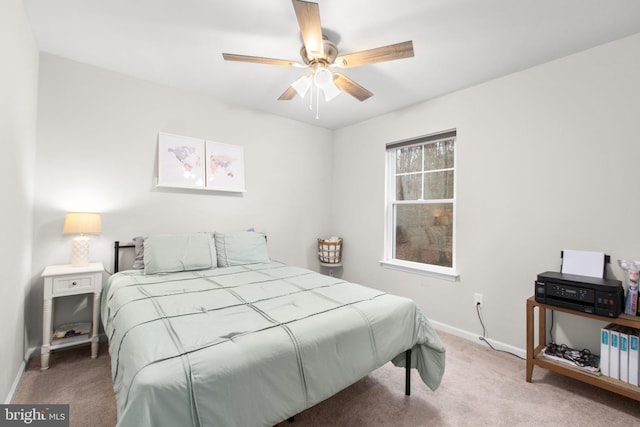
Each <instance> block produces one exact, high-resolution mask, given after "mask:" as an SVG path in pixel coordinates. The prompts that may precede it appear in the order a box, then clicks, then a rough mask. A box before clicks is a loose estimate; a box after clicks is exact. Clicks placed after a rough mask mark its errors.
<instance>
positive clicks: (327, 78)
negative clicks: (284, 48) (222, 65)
mask: <svg viewBox="0 0 640 427" xmlns="http://www.w3.org/2000/svg"><path fill="white" fill-rule="evenodd" d="M292 2H293V8H294V10H295V13H296V17H297V19H298V26H299V27H300V33H301V35H302V41H303V45H302V48H301V49H300V56H301V57H302V61H303V63H299V62H296V61H290V60H286V59H274V58H263V57H258V56H247V55H236V54H231V53H223V54H222V57H223V58H224V59H225V60H226V61H239V62H252V63H257V64H270V65H279V66H284V67H308V68H310V69H311V72H310V73H307V74H306V75H304V76H302V77H300V78H299V79H297V80H296V81H294V82H293V83H291V85H290V86H289V87H288V88H287V90H285V91H284V93H283V94H282V95H280V97H279V98H278V99H279V100H281V101H289V100H291V99H293V98H294V97H295V96H296V94H297V95H300V97H302V98H304V96H305V95H306V93H307V91H308V90H309V89H310V88H311V87H312V86H314V85H315V87H316V88H317V90H318V96H317V97H318V98H319V92H320V90H322V92H323V94H324V97H325V100H326V101H330V100H332V99H333V98H335V97H336V96H338V95H339V94H340V93H341V92H340V90H342V91H344V92H347V93H348V94H349V95H351V96H353V97H355V98H356V99H358V100H360V101H365V100H366V99H368V98H370V97H371V96H373V93H372V92H370V91H368V90H367V89H365V88H364V87H362V86H360V85H359V84H358V83H356V82H355V81H353V80H351V79H350V78H349V77H347V76H345V75H344V74H342V73H339V72H332V71H331V70H330V68H336V67H337V68H351V67H359V66H361V65H367V64H374V63H377V62H385V61H393V60H395V59H401V58H409V57H412V56H413V42H412V41H406V42H402V43H397V44H393V45H389V46H383V47H378V48H374V49H369V50H363V51H360V52H354V53H349V54H346V55H339V54H338V48H337V47H336V45H335V44H334V43H333V42H332V41H331V40H329V39H328V38H327V37H325V36H324V35H323V34H322V27H321V25H320V8H319V7H318V4H317V3H312V2H308V1H302V0H292ZM311 97H313V91H311Z"/></svg>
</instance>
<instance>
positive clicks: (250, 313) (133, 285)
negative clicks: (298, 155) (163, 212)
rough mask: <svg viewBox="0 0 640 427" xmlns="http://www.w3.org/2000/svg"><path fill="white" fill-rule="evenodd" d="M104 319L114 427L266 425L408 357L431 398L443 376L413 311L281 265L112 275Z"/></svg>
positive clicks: (403, 302)
mask: <svg viewBox="0 0 640 427" xmlns="http://www.w3.org/2000/svg"><path fill="white" fill-rule="evenodd" d="M101 312H102V313H101V314H102V322H103V324H104V327H105V332H106V333H107V336H108V338H109V353H110V355H111V364H112V367H111V372H112V377H113V384H114V390H115V394H116V399H117V406H118V425H119V426H225V427H230V426H243V427H249V426H272V425H274V424H276V423H278V422H280V421H282V420H285V419H287V418H288V417H291V416H293V415H295V414H297V413H299V412H301V411H303V410H304V409H306V408H308V407H310V406H313V405H315V404H316V403H318V402H320V401H322V400H324V399H326V398H328V397H330V396H332V395H333V394H335V393H337V392H338V391H340V390H342V389H344V388H345V387H347V386H349V385H350V384H352V383H354V382H356V381H358V380H359V379H360V378H362V377H364V376H366V375H367V374H368V373H369V372H371V371H372V370H374V369H376V368H378V367H380V366H382V365H383V364H385V363H386V362H388V361H390V360H392V361H393V362H394V363H395V364H396V365H397V366H404V351H405V350H407V349H409V348H411V349H412V350H413V352H412V367H414V368H417V369H418V371H419V372H420V377H421V378H422V379H423V381H424V382H425V383H426V384H427V385H428V386H429V387H430V388H431V389H433V390H435V389H436V388H437V387H438V385H439V384H440V380H441V378H442V374H443V372H444V365H445V349H444V347H443V346H442V344H441V342H440V340H439V338H438V336H437V335H436V333H435V331H434V330H433V328H432V326H431V325H430V323H429V321H428V320H427V319H426V318H425V317H424V316H423V315H422V313H421V312H420V310H419V309H418V308H417V307H416V305H415V303H414V302H413V301H411V300H409V299H406V298H401V297H397V296H393V295H389V294H386V293H383V292H380V291H377V290H374V289H371V288H367V287H364V286H360V285H357V284H353V283H348V282H345V281H343V280H341V279H338V278H335V277H329V276H325V275H321V274H318V273H315V272H312V271H310V270H306V269H302V268H298V267H291V266H287V265H284V264H281V263H278V262H269V263H263V264H252V265H244V266H235V267H226V268H218V269H213V270H201V271H190V272H181V273H170V274H153V275H144V274H143V273H142V272H141V271H132V270H129V271H124V272H120V273H117V274H115V275H113V276H112V277H111V278H110V280H109V283H108V286H107V289H106V290H105V292H103V303H102V307H101ZM398 375H403V373H402V372H400V371H399V372H398Z"/></svg>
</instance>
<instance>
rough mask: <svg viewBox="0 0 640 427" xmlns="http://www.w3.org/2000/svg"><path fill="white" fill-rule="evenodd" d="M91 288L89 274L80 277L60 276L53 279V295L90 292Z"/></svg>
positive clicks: (91, 279) (91, 280)
mask: <svg viewBox="0 0 640 427" xmlns="http://www.w3.org/2000/svg"><path fill="white" fill-rule="evenodd" d="M92 290H93V278H92V277H91V276H82V277H60V278H54V279H53V295H54V296H55V295H61V294H73V293H82V292H91V291H92Z"/></svg>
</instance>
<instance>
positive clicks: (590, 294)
mask: <svg viewBox="0 0 640 427" xmlns="http://www.w3.org/2000/svg"><path fill="white" fill-rule="evenodd" d="M546 291H547V296H555V297H559V298H564V299H569V300H574V301H580V302H588V303H591V304H593V303H594V302H595V299H596V292H595V291H594V290H593V289H585V288H578V287H575V286H570V285H559V284H556V283H550V284H549V285H548V286H547V289H546Z"/></svg>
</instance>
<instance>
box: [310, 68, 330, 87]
mask: <svg viewBox="0 0 640 427" xmlns="http://www.w3.org/2000/svg"><path fill="white" fill-rule="evenodd" d="M313 82H314V83H315V84H316V86H318V87H319V88H321V89H324V88H325V87H327V86H329V85H331V84H333V73H332V72H331V71H329V70H328V69H327V68H324V67H318V68H317V69H316V70H315V73H314V76H313Z"/></svg>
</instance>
